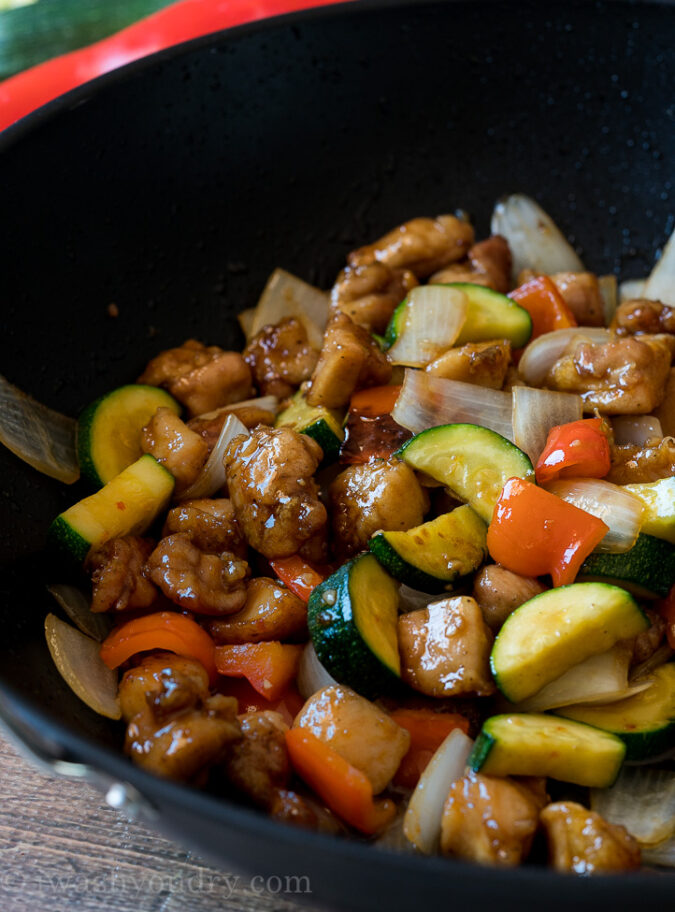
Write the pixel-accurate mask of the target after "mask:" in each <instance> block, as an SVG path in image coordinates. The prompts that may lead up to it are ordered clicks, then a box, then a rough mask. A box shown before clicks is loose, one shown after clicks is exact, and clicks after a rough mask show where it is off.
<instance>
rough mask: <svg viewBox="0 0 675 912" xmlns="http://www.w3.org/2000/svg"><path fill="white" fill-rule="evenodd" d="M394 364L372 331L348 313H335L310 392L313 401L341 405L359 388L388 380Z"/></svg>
mask: <svg viewBox="0 0 675 912" xmlns="http://www.w3.org/2000/svg"><path fill="white" fill-rule="evenodd" d="M390 377H391V364H390V363H389V361H388V360H387V357H386V355H384V354H383V353H382V352H381V351H380V348H379V346H378V345H377V343H376V342H375V340H374V339H373V337H372V336H371V335H370V333H368V332H366V330H365V329H363V327H362V326H357V325H356V323H353V322H352V321H351V320H350V319H349V317H348V316H347V315H346V314H343V313H337V314H335V315H334V316H333V317H332V318H331V320H330V322H329V323H328V326H327V327H326V333H325V335H324V341H323V348H322V349H321V355H320V356H319V361H318V363H317V365H316V368H315V370H314V373H313V374H312V383H311V386H310V388H309V392H308V393H307V402H308V403H309V404H310V405H323V406H325V407H326V408H341V407H342V406H344V405H347V403H348V402H349V400H350V399H351V397H352V393H354V392H355V391H356V390H358V389H363V388H364V387H368V386H380V385H382V384H384V383H388V382H389V379H390Z"/></svg>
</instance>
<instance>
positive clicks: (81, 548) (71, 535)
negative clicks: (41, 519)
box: [47, 514, 91, 564]
mask: <svg viewBox="0 0 675 912" xmlns="http://www.w3.org/2000/svg"><path fill="white" fill-rule="evenodd" d="M47 544H48V547H49V548H50V549H51V550H53V551H55V552H57V553H58V554H60V555H61V556H63V557H67V558H68V559H69V560H71V561H73V562H74V563H76V564H83V563H84V561H85V560H86V557H87V554H89V550H90V548H91V542H88V541H87V539H86V538H84V537H83V536H82V535H80V533H79V532H77V531H76V530H75V529H73V528H72V526H71V525H70V524H69V523H68V520H66V519H65V518H64V516H63V514H61V515H60V516H57V517H56V519H55V520H54V521H53V522H52V524H51V525H50V527H49V531H48V533H47Z"/></svg>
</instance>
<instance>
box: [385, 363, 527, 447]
mask: <svg viewBox="0 0 675 912" xmlns="http://www.w3.org/2000/svg"><path fill="white" fill-rule="evenodd" d="M511 411H512V407H511V395H510V394H509V393H505V392H503V391H502V390H493V389H488V388H487V387H485V386H476V385H475V384H473V383H462V382H461V381H460V380H445V379H443V378H442V377H434V376H433V375H432V374H427V373H425V372H424V371H418V370H406V372H405V377H404V380H403V387H402V388H401V392H400V394H399V397H398V399H397V400H396V405H395V406H394V408H393V410H392V413H391V414H392V417H393V419H394V421H396V422H397V423H398V424H400V425H401V426H402V427H404V428H407V429H408V430H409V431H412V432H413V434H419V433H420V431H425V430H426V429H427V428H431V427H438V426H439V425H441V424H455V423H457V422H461V423H467V424H480V425H481V426H482V427H486V428H489V429H490V430H491V431H496V432H497V433H498V434H501V435H502V437H506V439H507V440H510V441H513V428H512V425H511Z"/></svg>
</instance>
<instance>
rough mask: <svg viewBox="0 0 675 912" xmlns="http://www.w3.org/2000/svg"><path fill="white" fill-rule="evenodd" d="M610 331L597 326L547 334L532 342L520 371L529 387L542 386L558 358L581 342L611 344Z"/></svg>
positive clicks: (521, 362) (520, 363)
mask: <svg viewBox="0 0 675 912" xmlns="http://www.w3.org/2000/svg"><path fill="white" fill-rule="evenodd" d="M610 339H611V334H610V332H609V330H608V329H604V328H602V327H596V326H581V327H579V328H578V329H574V328H571V329H558V330H556V331H555V332H550V333H545V334H544V335H543V336H539V338H538V339H535V340H534V342H531V343H530V344H529V345H528V346H527V348H526V349H525V352H524V353H523V356H522V358H521V359H520V361H519V362H518V371H519V373H520V376H521V377H522V378H523V380H524V381H525V382H526V383H527V384H529V386H542V385H543V384H544V381H545V380H546V375H547V374H548V372H549V371H550V369H551V368H552V367H553V365H554V364H555V362H556V361H557V360H558V358H561V357H562V356H563V355H564V354H565V353H566V352H567V351H568V350H571V349H572V348H573V347H575V346H576V345H577V344H579V343H580V342H592V343H594V344H595V345H602V344H604V343H605V342H609V341H610Z"/></svg>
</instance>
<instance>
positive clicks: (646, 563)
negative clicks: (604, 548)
mask: <svg viewBox="0 0 675 912" xmlns="http://www.w3.org/2000/svg"><path fill="white" fill-rule="evenodd" d="M578 579H579V580H598V581H602V582H607V583H612V584H614V585H616V586H621V587H622V588H623V589H626V590H628V591H629V592H631V593H633V594H634V595H636V596H638V598H665V597H666V596H667V595H668V593H669V592H670V589H671V587H672V585H673V583H674V582H675V545H672V544H671V543H670V542H667V541H665V540H664V539H662V538H655V537H654V536H653V535H647V534H646V533H644V532H641V533H640V534H639V535H638V537H637V541H636V542H635V544H634V545H633V547H632V548H631V549H630V551H625V552H624V553H623V554H589V556H588V557H587V558H586V560H585V561H584V563H583V564H582V565H581V569H580V570H579V574H578Z"/></svg>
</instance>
